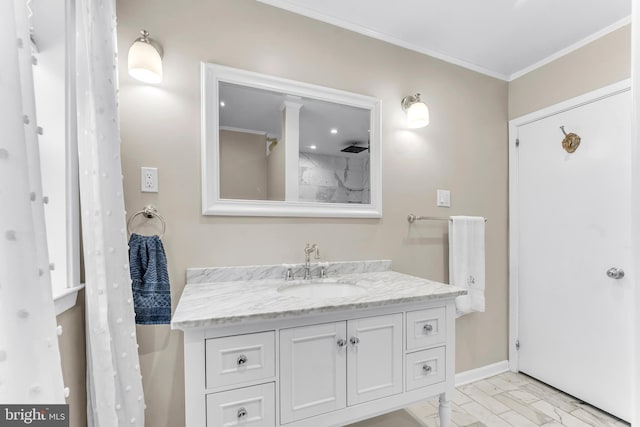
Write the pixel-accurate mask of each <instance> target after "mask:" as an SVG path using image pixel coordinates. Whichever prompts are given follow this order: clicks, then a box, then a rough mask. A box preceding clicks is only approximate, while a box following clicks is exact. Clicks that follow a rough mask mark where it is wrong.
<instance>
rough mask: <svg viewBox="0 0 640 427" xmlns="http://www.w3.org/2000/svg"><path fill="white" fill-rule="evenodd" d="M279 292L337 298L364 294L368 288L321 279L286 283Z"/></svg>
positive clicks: (297, 295)
mask: <svg viewBox="0 0 640 427" xmlns="http://www.w3.org/2000/svg"><path fill="white" fill-rule="evenodd" d="M278 292H280V293H281V294H284V295H291V296H295V297H303V298H337V297H351V296H358V295H363V294H364V293H366V290H365V289H364V288H361V287H360V286H357V285H352V284H350V283H341V282H335V281H326V279H324V280H323V279H320V280H315V281H312V282H311V283H303V284H291V285H284V286H281V287H279V288H278Z"/></svg>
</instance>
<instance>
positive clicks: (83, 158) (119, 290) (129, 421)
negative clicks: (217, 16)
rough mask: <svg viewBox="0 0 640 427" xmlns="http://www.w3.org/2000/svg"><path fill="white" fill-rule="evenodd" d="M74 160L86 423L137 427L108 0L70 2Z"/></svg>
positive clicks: (136, 369) (140, 401)
mask: <svg viewBox="0 0 640 427" xmlns="http://www.w3.org/2000/svg"><path fill="white" fill-rule="evenodd" d="M76 27H77V39H76V67H77V69H76V71H77V88H76V90H77V102H78V107H77V108H78V161H79V168H78V170H79V173H80V205H81V206H82V212H81V217H82V236H83V243H84V259H85V281H86V291H85V295H86V336H87V418H88V421H89V425H90V426H96V427H115V426H125V425H126V426H144V397H143V393H142V380H141V376H140V365H139V358H138V350H137V342H136V328H135V324H134V312H133V304H132V292H131V277H130V275H129V264H128V248H127V240H126V237H127V236H126V221H125V212H124V199H123V193H122V169H121V164H120V131H119V125H118V111H117V101H116V99H117V57H116V16H115V1H114V0H104V1H103V0H77V3H76Z"/></svg>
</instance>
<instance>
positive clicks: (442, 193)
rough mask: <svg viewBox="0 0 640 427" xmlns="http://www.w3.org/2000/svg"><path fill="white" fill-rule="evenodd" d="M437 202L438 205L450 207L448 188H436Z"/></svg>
mask: <svg viewBox="0 0 640 427" xmlns="http://www.w3.org/2000/svg"><path fill="white" fill-rule="evenodd" d="M437 193H438V194H437V204H438V206H440V207H443V208H448V207H451V192H450V191H449V190H438V192H437Z"/></svg>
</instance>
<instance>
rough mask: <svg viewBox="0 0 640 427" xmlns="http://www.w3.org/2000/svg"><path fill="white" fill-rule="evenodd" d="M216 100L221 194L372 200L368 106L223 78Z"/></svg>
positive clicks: (227, 196)
mask: <svg viewBox="0 0 640 427" xmlns="http://www.w3.org/2000/svg"><path fill="white" fill-rule="evenodd" d="M219 99H220V103H219V105H220V108H219V138H220V146H219V149H220V154H219V155H220V197H221V198H223V199H244V200H280V201H282V200H296V201H311V202H325V203H327V202H330V203H364V204H368V203H370V167H369V165H370V153H369V151H370V150H369V149H370V136H369V134H370V115H371V113H370V110H368V109H365V108H359V107H353V106H349V105H341V104H337V103H334V102H327V101H321V100H317V99H313V98H308V97H300V96H292V95H289V94H286V93H279V92H273V91H269V90H263V89H257V88H254V87H248V86H242V85H237V84H231V83H226V82H220V84H219ZM287 144H292V145H295V146H297V147H298V171H297V183H295V184H296V185H293V186H292V185H290V187H291V188H289V189H288V190H287V185H286V184H287V183H286V167H287V165H286V164H285V163H286V162H285V148H284V147H285V145H287ZM290 184H291V182H290ZM295 189H297V191H295Z"/></svg>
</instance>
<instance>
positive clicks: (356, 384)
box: [347, 313, 402, 405]
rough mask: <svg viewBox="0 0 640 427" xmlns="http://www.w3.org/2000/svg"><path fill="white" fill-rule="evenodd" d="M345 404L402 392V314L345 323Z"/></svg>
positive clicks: (353, 403)
mask: <svg viewBox="0 0 640 427" xmlns="http://www.w3.org/2000/svg"><path fill="white" fill-rule="evenodd" d="M347 336H348V337H349V350H348V352H347V367H348V369H347V404H348V405H355V404H358V403H362V402H368V401H370V400H374V399H379V398H381V397H386V396H391V395H393V394H397V393H401V392H402V313H398V314H390V315H386V316H376V317H368V318H365V319H354V320H349V321H348V322H347Z"/></svg>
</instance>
